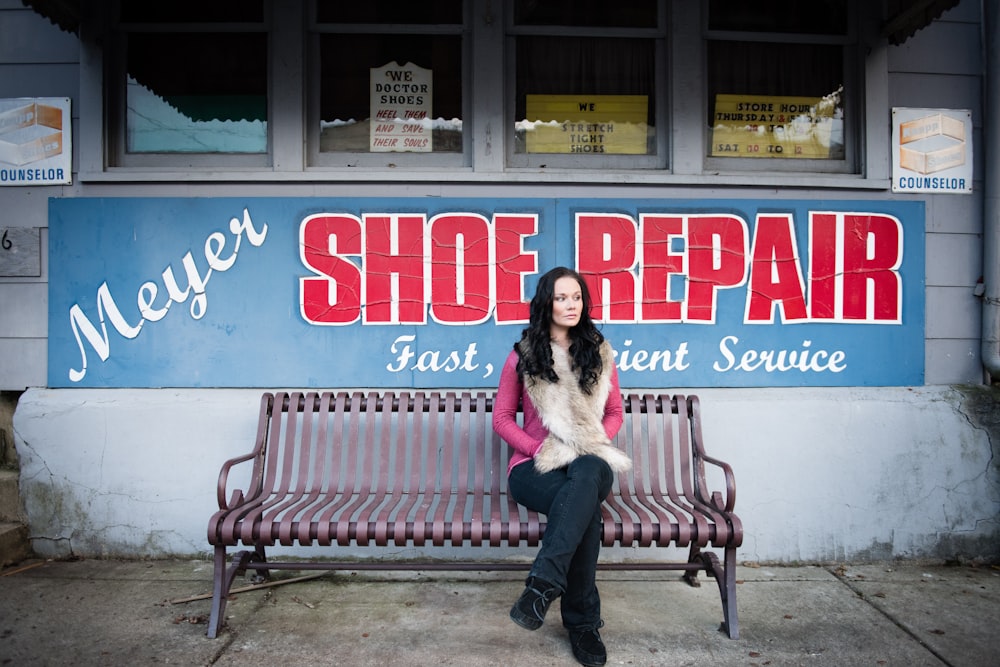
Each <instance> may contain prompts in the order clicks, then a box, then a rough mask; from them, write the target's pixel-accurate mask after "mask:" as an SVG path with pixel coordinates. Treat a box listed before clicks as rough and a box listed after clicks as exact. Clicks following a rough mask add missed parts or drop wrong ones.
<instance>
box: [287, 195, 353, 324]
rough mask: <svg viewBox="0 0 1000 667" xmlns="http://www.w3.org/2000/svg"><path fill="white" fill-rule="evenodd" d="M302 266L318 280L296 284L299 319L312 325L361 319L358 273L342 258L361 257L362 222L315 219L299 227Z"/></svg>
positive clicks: (339, 217) (330, 217) (342, 218)
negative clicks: (297, 288)
mask: <svg viewBox="0 0 1000 667" xmlns="http://www.w3.org/2000/svg"><path fill="white" fill-rule="evenodd" d="M299 255H300V256H301V258H302V263H303V264H304V265H305V266H306V267H307V268H309V269H311V270H312V271H314V272H315V273H316V274H318V276H320V277H309V278H301V279H300V280H299V295H300V296H299V299H300V303H299V306H300V309H301V312H302V317H303V318H304V319H305V320H306V321H307V322H311V323H313V324H351V323H352V322H355V321H357V320H358V318H359V317H360V316H361V272H360V271H359V270H358V267H356V266H355V265H354V264H353V263H352V262H350V261H349V260H347V259H344V256H345V255H355V256H360V255H361V221H360V220H358V219H357V218H355V217H354V216H351V215H325V214H324V215H316V216H311V217H309V218H306V219H305V220H303V221H302V225H300V227H299Z"/></svg>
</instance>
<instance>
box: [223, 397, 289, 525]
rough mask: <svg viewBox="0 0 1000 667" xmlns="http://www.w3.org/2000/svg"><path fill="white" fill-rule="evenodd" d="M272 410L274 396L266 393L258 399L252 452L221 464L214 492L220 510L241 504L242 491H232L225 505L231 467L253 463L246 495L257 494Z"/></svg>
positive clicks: (278, 407)
mask: <svg viewBox="0 0 1000 667" xmlns="http://www.w3.org/2000/svg"><path fill="white" fill-rule="evenodd" d="M272 409H274V394H271V393H270V392H268V393H265V394H264V395H263V396H261V398H260V414H259V415H258V420H257V440H256V442H255V443H254V448H253V450H252V451H250V452H249V453H247V454H243V455H242V456H237V457H235V458H231V459H229V460H228V461H226V462H225V463H223V464H222V470H220V471H219V483H218V486H217V487H216V492H215V493H216V497H217V499H218V501H219V509H220V510H225V509H229V508H231V507H234V506H235V505H237V504H238V503H241V502H243V491H242V490H241V489H234V490H233V494H232V499H231V500H230V502H229V504H226V490H227V489H226V487H227V486H228V485H229V471H230V470H232V468H233V466H236V465H239V464H240V463H246V462H247V461H250V460H253V462H254V463H253V468H252V470H251V473H250V485H249V486H248V487H247V493H248V494H250V495H251V496H253V495H254V494H256V493H259V491H260V486H261V482H262V481H263V470H262V468H263V464H264V452H265V451H266V443H267V433H268V425H269V424H270V420H271V411H272ZM277 409H278V411H279V412H280V411H281V409H282V406H281V405H279V406H277Z"/></svg>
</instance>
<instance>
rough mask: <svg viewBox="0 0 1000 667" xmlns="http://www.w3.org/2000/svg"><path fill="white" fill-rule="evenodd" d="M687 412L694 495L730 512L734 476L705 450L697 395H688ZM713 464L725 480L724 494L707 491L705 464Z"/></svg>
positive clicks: (725, 465)
mask: <svg viewBox="0 0 1000 667" xmlns="http://www.w3.org/2000/svg"><path fill="white" fill-rule="evenodd" d="M688 411H689V412H688V414H689V415H690V417H691V435H692V437H691V451H692V453H693V455H694V463H695V478H694V484H695V495H696V496H697V498H698V500H699V501H701V502H703V503H705V504H706V505H710V506H712V507H715V508H716V509H718V510H720V511H723V512H732V511H733V509H734V508H735V507H736V476H735V475H733V469H732V467H731V466H730V465H729V464H728V463H726V462H725V461H720V460H719V459H717V458H715V457H714V456H709V455H708V454H707V453H706V452H705V444H704V442H703V441H702V435H701V403H700V402H699V401H698V397H697V396H689V397H688ZM706 463H708V464H709V465H714V466H716V467H718V468H719V469H720V470H722V474H723V476H724V477H725V480H726V491H725V495H723V494H722V493H720V492H719V491H709V490H708V488H707V487H708V484H707V482H706V481H705V464H706Z"/></svg>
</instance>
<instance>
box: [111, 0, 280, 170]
mask: <svg viewBox="0 0 1000 667" xmlns="http://www.w3.org/2000/svg"><path fill="white" fill-rule="evenodd" d="M116 18H117V34H118V35H119V38H120V42H119V43H120V49H119V53H121V54H122V56H121V58H119V59H117V60H112V61H111V63H112V66H111V67H112V74H111V81H112V82H113V83H114V85H113V86H110V87H109V94H110V96H109V100H110V104H109V114H108V115H109V127H110V128H111V130H112V131H110V132H109V133H108V134H109V138H110V140H111V141H110V142H109V149H110V150H109V151H108V153H109V161H110V162H111V164H112V165H113V166H145V165H147V164H151V163H152V161H151V159H161V160H162V159H164V158H165V157H166V156H171V155H172V156H176V158H175V159H174V162H175V163H176V164H187V163H191V162H192V158H193V157H194V156H196V155H198V154H213V155H215V156H223V155H228V156H231V162H232V163H233V164H247V165H257V166H265V164H266V154H267V152H268V77H267V72H268V35H267V29H266V24H265V21H264V4H263V0H256V1H255V2H243V1H237V0H227V1H225V2H216V3H199V2H193V1H192V0H181V1H177V2H171V3H168V4H164V3H130V2H123V3H121V7H120V9H119V13H118V15H117V17H116ZM152 156H156V158H152ZM167 159H169V158H167ZM213 159H214V160H216V161H218V160H219V157H214V158H213Z"/></svg>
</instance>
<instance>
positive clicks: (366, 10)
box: [316, 0, 462, 25]
mask: <svg viewBox="0 0 1000 667" xmlns="http://www.w3.org/2000/svg"><path fill="white" fill-rule="evenodd" d="M316 20H317V21H318V22H320V23H369V24H374V25H383V24H403V23H410V24H418V25H427V24H440V23H453V24H460V23H462V0H423V2H398V1H396V2H394V1H393V0H379V1H378V2H332V1H331V0H318V1H317V3H316Z"/></svg>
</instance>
